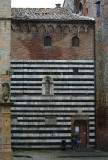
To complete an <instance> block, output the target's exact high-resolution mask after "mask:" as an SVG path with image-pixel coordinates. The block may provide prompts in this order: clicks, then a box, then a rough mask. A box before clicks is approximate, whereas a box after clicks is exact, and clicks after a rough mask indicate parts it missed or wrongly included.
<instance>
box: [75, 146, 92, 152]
mask: <svg viewBox="0 0 108 160" xmlns="http://www.w3.org/2000/svg"><path fill="white" fill-rule="evenodd" d="M75 151H76V152H94V151H95V149H94V148H90V147H81V148H76V149H75Z"/></svg>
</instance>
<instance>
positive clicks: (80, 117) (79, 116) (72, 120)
mask: <svg viewBox="0 0 108 160" xmlns="http://www.w3.org/2000/svg"><path fill="white" fill-rule="evenodd" d="M76 120H84V121H85V122H86V125H87V147H89V115H73V116H71V137H72V135H73V134H74V122H75V121H76Z"/></svg>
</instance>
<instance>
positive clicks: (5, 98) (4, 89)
mask: <svg viewBox="0 0 108 160" xmlns="http://www.w3.org/2000/svg"><path fill="white" fill-rule="evenodd" d="M2 92H3V96H2V99H3V101H4V102H9V97H10V87H9V83H3V84H2Z"/></svg>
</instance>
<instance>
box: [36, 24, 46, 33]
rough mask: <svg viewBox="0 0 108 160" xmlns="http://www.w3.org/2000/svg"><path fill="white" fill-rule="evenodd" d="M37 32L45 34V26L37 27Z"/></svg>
mask: <svg viewBox="0 0 108 160" xmlns="http://www.w3.org/2000/svg"><path fill="white" fill-rule="evenodd" d="M38 31H39V32H40V33H42V34H43V33H46V28H45V26H44V25H41V26H40V27H39V29H38Z"/></svg>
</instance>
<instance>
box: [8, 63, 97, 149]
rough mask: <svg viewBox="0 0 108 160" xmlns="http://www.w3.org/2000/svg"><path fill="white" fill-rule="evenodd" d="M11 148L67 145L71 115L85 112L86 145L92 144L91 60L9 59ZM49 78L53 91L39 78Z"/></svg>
mask: <svg viewBox="0 0 108 160" xmlns="http://www.w3.org/2000/svg"><path fill="white" fill-rule="evenodd" d="M11 67H12V68H13V69H14V74H13V75H12V77H11V101H12V102H14V105H13V106H12V108H11V112H12V148H51V147H55V148H58V147H60V145H61V140H62V139H65V140H66V142H67V145H68V146H71V116H72V115H78V114H79V113H78V112H79V110H80V111H81V110H82V115H89V144H90V146H92V147H94V146H95V80H94V79H95V77H94V61H93V60H49V61H47V60H34V61H33V60H12V61H11ZM46 76H49V77H51V78H52V80H53V84H52V85H53V94H51V95H45V94H42V92H43V91H42V90H43V89H42V81H43V79H44V78H45V77H46Z"/></svg>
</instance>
